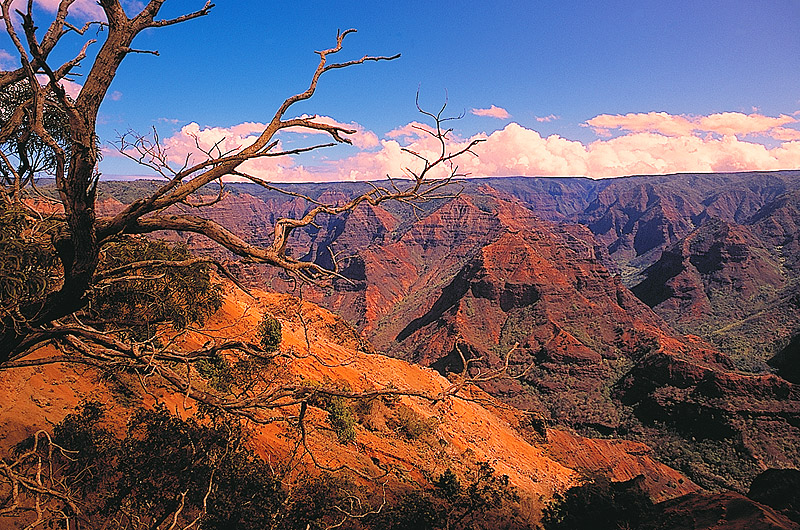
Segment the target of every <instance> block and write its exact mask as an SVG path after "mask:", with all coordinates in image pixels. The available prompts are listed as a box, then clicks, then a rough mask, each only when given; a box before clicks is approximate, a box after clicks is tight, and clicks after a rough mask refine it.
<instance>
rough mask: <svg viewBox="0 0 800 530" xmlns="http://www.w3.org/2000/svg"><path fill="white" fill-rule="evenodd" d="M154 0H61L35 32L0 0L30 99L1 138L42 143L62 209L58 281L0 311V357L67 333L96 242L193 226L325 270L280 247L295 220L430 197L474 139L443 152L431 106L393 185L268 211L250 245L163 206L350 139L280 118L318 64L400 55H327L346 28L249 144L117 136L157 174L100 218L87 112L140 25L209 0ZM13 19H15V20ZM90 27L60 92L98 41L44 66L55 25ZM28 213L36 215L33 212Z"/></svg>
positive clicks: (89, 277) (59, 28)
mask: <svg viewBox="0 0 800 530" xmlns="http://www.w3.org/2000/svg"><path fill="white" fill-rule="evenodd" d="M164 1H165V0H151V1H150V2H148V3H147V4H146V5H145V6H144V7H143V8H142V9H141V11H140V12H139V13H138V14H136V15H135V16H129V15H128V14H127V13H126V12H125V11H124V10H123V7H122V6H121V4H120V2H119V0H100V1H99V2H98V4H99V5H100V7H101V8H102V10H103V12H104V13H105V17H106V20H104V21H92V22H88V23H86V24H85V25H84V26H83V27H81V28H78V27H76V26H74V25H72V24H70V23H69V22H68V21H67V15H68V13H69V9H70V6H71V5H72V4H73V3H74V0H62V1H61V2H60V4H59V6H58V10H57V13H56V15H55V17H54V19H53V20H52V22H51V23H50V25H49V27H48V29H47V31H46V33H45V34H44V35H43V36H42V37H41V38H39V37H38V36H37V34H36V26H35V24H34V20H33V14H32V2H28V3H27V11H25V12H20V11H18V12H16V14H15V13H12V12H11V5H12V0H2V17H3V21H4V23H5V29H6V32H7V33H8V35H9V36H10V37H11V40H12V41H13V43H14V45H15V46H16V48H17V52H18V54H19V57H20V61H21V67H20V68H18V69H16V70H13V71H7V72H0V90H3V89H5V88H7V87H11V86H15V85H18V84H20V83H22V84H24V85H25V87H26V89H27V93H28V94H29V97H27V98H24V101H21V102H19V104H18V105H17V106H16V108H15V109H14V111H13V113H11V115H10V116H9V118H8V119H7V120H6V121H5V122H4V123H3V126H2V130H0V144H2V143H5V142H8V141H9V140H12V139H13V138H14V136H15V134H17V131H19V129H20V127H22V126H24V128H25V129H26V130H29V131H30V134H32V135H35V137H36V138H38V139H40V140H41V142H43V143H44V144H45V145H46V146H47V147H48V148H49V150H50V151H51V153H52V159H53V160H52V164H51V165H52V168H51V169H52V174H53V176H54V178H55V182H56V187H57V190H58V202H59V203H60V206H61V207H62V208H63V216H58V217H57V218H56V219H55V222H56V223H55V224H56V225H57V226H56V227H55V228H53V227H50V229H49V233H51V234H52V244H53V246H54V248H55V250H56V252H57V256H58V262H59V263H58V265H59V268H60V271H59V275H60V278H59V279H58V281H57V282H56V283H57V285H58V287H57V288H54V289H52V290H50V291H49V292H47V294H46V296H45V297H43V298H42V299H40V300H37V301H36V302H35V303H29V304H21V305H20V306H19V307H18V308H15V310H14V311H13V312H11V313H10V314H6V315H4V316H3V329H2V333H1V334H0V365H2V363H7V362H8V361H12V360H18V359H19V356H20V355H23V354H24V353H25V352H27V351H30V349H31V348H32V347H34V346H36V345H37V344H39V343H41V342H42V341H46V340H50V339H51V338H52V337H54V336H64V335H71V334H73V328H74V326H73V327H70V326H64V325H57V324H56V323H58V322H59V319H63V318H65V317H68V316H69V315H72V314H74V313H75V312H76V311H79V310H80V309H82V308H83V307H84V306H85V305H86V303H87V298H86V293H87V292H88V291H89V290H90V289H91V288H92V287H93V285H95V284H96V282H97V281H98V280H99V279H100V278H99V275H98V270H97V268H98V263H99V260H100V254H101V249H103V247H104V246H105V245H107V244H108V243H109V242H110V241H113V240H114V239H115V238H118V237H119V236H121V235H124V234H146V233H152V232H155V231H161V230H181V231H187V232H194V233H199V234H203V235H205V236H208V237H209V238H211V239H212V240H214V241H215V242H217V243H218V244H219V245H221V246H223V247H225V248H227V249H228V250H230V251H232V252H233V253H234V254H237V255H239V256H242V257H244V258H246V259H247V260H249V261H251V262H256V263H264V264H269V265H273V266H276V267H280V268H282V269H284V270H286V271H290V272H294V273H297V274H299V275H300V276H301V277H302V278H305V279H308V278H313V277H319V276H330V275H334V274H336V271H335V270H328V269H325V268H323V267H321V266H319V265H318V264H316V263H312V262H305V261H298V260H296V259H293V258H292V257H290V255H289V254H288V253H287V245H288V242H289V236H290V234H291V232H292V231H293V230H295V229H296V228H298V227H303V226H308V225H310V224H312V223H313V222H314V220H315V218H316V217H317V216H318V215H320V214H323V213H324V214H330V215H337V214H341V213H343V212H347V211H349V210H352V209H354V208H356V207H358V205H359V204H361V203H369V204H372V205H378V204H380V203H382V202H384V201H387V200H399V201H410V202H413V201H420V200H426V199H429V198H431V197H434V196H436V194H437V192H438V190H440V189H441V188H442V187H443V186H444V185H446V184H447V182H448V181H449V178H445V179H444V180H441V179H440V180H433V179H431V173H432V171H433V170H434V169H436V168H439V167H446V168H448V171H449V176H450V178H452V177H453V176H455V175H456V174H457V167H456V166H455V164H454V159H455V158H457V157H458V156H459V155H462V154H464V153H466V152H468V151H470V149H471V148H472V147H473V146H474V142H473V143H472V144H470V145H468V146H466V147H464V148H461V149H459V150H457V151H456V152H449V151H448V149H447V144H446V139H447V133H448V132H449V131H447V130H444V129H442V122H443V119H442V115H441V112H440V113H438V114H430V113H428V114H429V116H430V117H432V118H433V119H434V122H435V128H434V129H432V130H431V131H430V133H431V134H432V135H433V136H435V137H436V138H437V139H439V141H440V144H441V153H440V154H439V156H438V157H437V158H435V159H433V160H428V159H426V158H424V157H422V156H420V155H418V154H417V156H418V157H419V159H420V163H421V168H419V169H417V170H407V171H406V175H404V177H405V178H404V179H403V180H394V181H391V182H392V184H391V186H388V187H373V188H372V189H371V190H370V191H369V192H368V193H364V194H362V195H359V196H357V197H354V198H353V199H352V200H350V201H348V202H346V203H345V204H338V205H333V204H322V203H317V204H316V205H315V207H314V208H312V209H310V210H309V211H308V212H306V213H305V215H303V216H302V217H301V218H297V219H292V218H282V219H278V220H277V221H276V222H275V224H274V240H273V242H272V244H271V245H269V246H265V247H261V246H256V245H253V244H250V243H249V242H247V241H245V240H243V239H242V238H240V237H238V236H237V235H235V234H234V233H232V232H231V231H229V230H227V229H226V228H224V227H223V226H221V225H219V224H218V223H215V222H213V221H211V220H209V219H207V218H205V217H202V216H201V215H185V214H177V213H171V210H168V209H169V207H170V206H173V205H178V204H182V203H183V204H186V203H188V201H189V200H190V198H191V196H192V195H193V194H197V193H200V192H202V191H203V190H204V188H205V187H206V186H208V185H210V184H212V183H217V184H219V185H220V187H222V182H223V179H225V178H226V177H230V176H236V177H239V178H245V179H247V180H250V181H252V182H255V183H257V184H260V185H262V186H265V187H268V188H272V189H275V187H273V185H272V184H270V183H269V182H266V181H264V180H262V179H260V178H258V177H256V176H253V175H249V174H247V173H245V172H243V171H242V170H241V168H240V166H241V165H242V164H243V163H244V162H246V161H248V160H254V159H258V158H262V157H276V156H284V155H295V154H298V153H300V152H304V151H310V150H314V149H319V148H323V147H329V146H331V145H334V144H336V143H351V141H350V140H349V139H348V135H349V134H352V133H354V132H355V131H353V130H349V129H345V128H343V127H341V126H339V125H330V124H326V123H321V122H320V121H319V120H315V118H314V117H296V118H291V117H287V113H288V112H289V110H290V109H291V108H292V106H293V105H295V104H296V103H298V102H300V101H304V100H307V99H309V98H311V96H312V95H313V94H314V92H315V90H316V88H317V83H318V82H319V80H320V78H321V76H322V75H323V74H325V73H326V72H328V71H330V70H334V69H340V68H347V67H352V66H355V65H359V64H362V63H365V62H369V61H386V60H392V59H395V58H396V57H398V55H394V56H370V55H365V56H363V57H361V58H360V59H356V60H350V61H343V62H334V61H333V60H332V58H333V56H334V55H335V54H337V53H338V52H339V51H340V50H341V49H342V44H343V41H344V39H345V38H346V37H347V35H349V34H350V33H352V32H353V31H355V30H347V31H344V32H340V33H339V34H338V35H337V37H336V43H335V45H334V46H333V47H331V48H329V49H326V50H322V51H318V52H317V54H318V56H319V63H318V65H317V67H316V69H315V71H314V72H313V74H312V76H311V81H310V83H309V85H308V87H307V88H306V89H305V90H304V91H302V92H300V93H297V94H295V95H293V96H291V97H289V98H287V99H286V100H285V101H284V102H283V103H282V104H281V105H280V106H279V107H278V109H277V110H276V112H275V113H274V115H273V116H272V118H271V119H270V120H269V122H268V123H267V125H266V126H265V128H264V130H263V131H261V133H260V134H259V135H258V138H257V139H256V141H255V142H254V143H252V144H251V145H249V146H247V147H244V148H241V149H236V150H235V151H232V152H224V153H223V152H220V151H219V150H211V151H209V152H207V153H206V155H207V157H206V158H205V159H204V160H202V161H200V162H198V163H193V164H187V165H185V166H184V167H182V168H179V169H176V168H174V167H173V166H172V165H170V164H169V163H168V158H167V156H168V155H167V153H165V152H164V151H163V149H162V146H161V145H160V144H159V142H158V138H157V137H156V138H155V139H154V140H148V139H147V138H145V137H143V136H137V135H132V136H131V135H127V136H124V137H123V138H122V139H121V140H120V148H121V149H122V150H123V151H124V152H125V153H127V154H128V156H131V157H133V158H135V159H137V160H138V161H139V162H141V163H143V164H145V165H147V166H149V167H151V168H152V169H154V170H155V171H157V172H158V173H160V174H161V175H162V176H163V177H164V181H163V184H162V185H161V186H160V187H159V188H158V189H157V190H156V191H155V192H154V193H152V194H150V195H149V196H146V197H143V198H141V199H138V200H136V201H134V202H133V203H131V204H129V205H127V206H126V207H125V208H124V209H123V210H122V211H120V212H119V213H117V214H116V215H114V216H111V217H105V218H98V217H97V215H96V210H95V200H96V190H97V180H98V168H97V163H98V159H99V148H98V141H97V134H96V132H95V126H96V122H97V114H98V111H99V108H100V104H101V103H102V101H103V99H104V98H105V96H106V94H107V92H108V89H109V86H110V84H111V82H112V80H113V79H114V76H115V75H116V72H117V70H118V68H119V67H120V65H121V63H122V61H123V59H124V58H125V57H127V56H128V55H129V54H131V53H137V52H139V53H141V52H145V50H136V49H134V48H132V43H133V40H134V38H135V37H136V36H137V35H138V34H139V33H140V32H142V31H144V30H145V29H149V28H161V27H165V26H169V25H173V24H179V23H184V22H187V21H190V20H192V19H195V18H198V17H202V16H205V15H207V14H209V12H210V11H211V9H212V8H213V4H211V3H210V2H207V3H206V4H205V5H204V6H203V7H202V8H200V9H199V10H197V11H194V12H192V13H188V14H186V15H183V16H179V17H177V18H173V19H159V18H158V13H159V11H160V9H161V7H162V5H163V4H164ZM15 20H19V21H21V23H19V24H17V23H15ZM93 26H98V27H100V28H102V29H103V30H104V32H103V35H105V40H104V42H102V44H99V46H100V49H99V50H98V51H97V53H96V55H95V56H94V60H93V61H92V64H91V67H90V68H89V73H88V74H87V75H86V77H85V80H84V83H83V86H82V88H81V90H80V93H79V94H78V96H77V97H76V98H75V99H74V100H73V99H72V98H70V97H69V96H68V95H67V93H66V91H65V90H64V88H63V86H62V81H63V80H64V79H67V78H68V76H69V75H70V74H72V73H73V72H74V70H75V68H76V67H77V66H79V65H81V64H82V62H84V61H86V60H87V50H89V49H90V47H93V46H96V45H98V44H97V43H96V42H95V40H94V39H87V40H86V41H85V43H84V44H83V46H82V47H81V48H80V49H79V50H77V51H76V53H75V55H74V58H72V59H71V60H68V61H66V62H64V63H63V64H59V65H52V64H50V61H49V57H50V54H51V52H52V51H53V50H54V49H55V47H56V46H57V45H58V44H59V42H60V41H61V40H62V38H63V37H64V36H65V35H67V34H69V33H78V34H81V35H84V34H85V33H86V32H87V30H88V29H89V28H91V27H93ZM98 34H99V33H98ZM41 79H43V80H44V82H43V83H42V82H40V80H41ZM54 105H55V106H56V107H57V108H58V109H59V111H60V112H63V114H64V116H65V117H64V120H63V121H64V123H63V126H64V128H65V131H64V133H63V134H62V135H60V137H58V138H57V137H56V135H54V133H53V128H52V127H48V126H47V123H46V121H47V120H46V118H47V116H48V111H47V109H48V108H51V107H53V106H54ZM288 128H293V129H295V130H297V129H301V130H302V129H306V130H313V131H318V132H319V131H321V132H323V133H326V134H328V135H329V136H330V138H331V140H332V141H331V142H328V143H322V144H316V145H313V146H310V147H305V148H300V149H293V150H285V151H281V150H280V147H279V142H278V141H277V140H276V138H275V136H276V134H277V133H278V132H280V131H282V130H285V129H288ZM413 154H416V153H413ZM0 158H2V159H3V161H4V164H3V166H4V172H5V173H6V175H8V176H7V177H6V179H5V180H4V182H3V186H2V191H0V194H2V201H3V204H4V205H5V207H10V206H11V205H17V206H19V207H22V208H26V206H25V205H24V204H23V201H22V199H23V191H24V189H25V188H26V187H27V186H28V185H31V184H32V178H31V176H32V171H28V174H27V175H26V174H23V172H21V171H17V170H16V168H15V165H14V164H13V163H12V162H11V161H10V159H11V158H12V157H11V156H10V154H9V155H7V154H3V157H0ZM309 200H310V198H309ZM29 214H30V215H33V216H35V215H37V213H36V212H29ZM145 265H146V264H130V265H129V266H128V269H127V270H128V271H131V270H136V269H137V268H142V267H144V266H145ZM162 265H169V264H166V263H165V264H162ZM175 265H180V264H175ZM117 272H119V273H122V272H123V271H117ZM107 276H108V273H107V272H106V273H104V275H103V279H104V280H107V279H108V278H107ZM84 338H85V337H84Z"/></svg>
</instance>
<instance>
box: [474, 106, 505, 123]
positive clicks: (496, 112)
mask: <svg viewBox="0 0 800 530" xmlns="http://www.w3.org/2000/svg"><path fill="white" fill-rule="evenodd" d="M470 112H471V113H472V114H474V115H475V116H484V117H487V118H497V119H499V120H505V119H508V118H510V117H511V115H510V114H509V113H508V111H507V110H506V109H504V108H502V107H497V106H495V105H492V106H491V107H489V108H488V109H472V110H471V111H470Z"/></svg>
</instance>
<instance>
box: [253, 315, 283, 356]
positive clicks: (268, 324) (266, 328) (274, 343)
mask: <svg viewBox="0 0 800 530" xmlns="http://www.w3.org/2000/svg"><path fill="white" fill-rule="evenodd" d="M258 340H259V343H260V344H261V347H262V348H263V349H264V351H265V352H267V353H272V352H274V351H276V350H277V349H278V346H280V344H281V323H280V322H279V321H278V319H277V318H275V317H274V316H272V315H270V314H269V313H267V314H265V315H264V316H263V317H262V318H261V321H260V322H259V323H258Z"/></svg>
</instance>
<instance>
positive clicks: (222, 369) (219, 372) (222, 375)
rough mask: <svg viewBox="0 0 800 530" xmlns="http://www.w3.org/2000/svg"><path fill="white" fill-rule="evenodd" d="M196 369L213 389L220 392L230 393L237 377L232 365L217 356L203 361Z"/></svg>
mask: <svg viewBox="0 0 800 530" xmlns="http://www.w3.org/2000/svg"><path fill="white" fill-rule="evenodd" d="M194 367H195V368H197V371H198V372H200V375H202V376H203V377H205V378H206V379H207V380H208V384H209V385H210V386H211V388H213V389H215V390H219V391H220V392H230V390H231V386H232V385H233V383H234V382H235V377H234V374H233V371H232V370H231V366H230V363H228V361H227V360H226V359H225V358H224V357H223V356H222V355H220V354H216V355H215V356H214V357H212V358H210V359H201V360H199V361H197V362H196V363H195V365H194Z"/></svg>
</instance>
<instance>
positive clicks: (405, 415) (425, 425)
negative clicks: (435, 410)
mask: <svg viewBox="0 0 800 530" xmlns="http://www.w3.org/2000/svg"><path fill="white" fill-rule="evenodd" d="M395 421H396V428H397V430H398V431H399V432H400V433H401V434H402V435H403V436H405V437H406V438H408V439H409V440H418V439H419V438H422V437H423V436H425V435H427V434H430V433H432V432H433V431H434V430H435V429H436V425H437V424H438V420H437V419H436V418H433V417H431V418H424V417H422V416H421V415H420V414H419V413H418V412H416V411H415V410H414V409H412V408H411V407H408V406H406V405H399V406H398V407H397V414H396V418H395Z"/></svg>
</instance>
